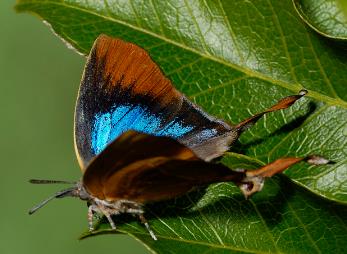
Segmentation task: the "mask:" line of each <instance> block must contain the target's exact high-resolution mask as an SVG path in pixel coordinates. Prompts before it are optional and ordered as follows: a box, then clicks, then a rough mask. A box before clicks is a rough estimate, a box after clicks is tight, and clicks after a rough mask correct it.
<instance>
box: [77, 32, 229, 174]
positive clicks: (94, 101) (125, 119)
mask: <svg viewBox="0 0 347 254" xmlns="http://www.w3.org/2000/svg"><path fill="white" fill-rule="evenodd" d="M230 128H231V127H229V125H227V124H226V123H224V122H222V121H220V120H217V119H215V118H213V117H211V116H209V115H207V114H206V113H204V112H203V111H202V110H201V109H199V108H198V107H197V106H195V105H194V104H192V103H191V102H189V100H187V99H186V97H185V96H184V95H182V94H181V93H180V92H178V91H177V90H176V89H175V88H174V87H173V86H172V84H171V82H170V81H169V80H168V79H167V78H166V77H165V76H164V75H163V73H162V71H161V70H160V68H159V67H158V66H157V65H156V64H155V63H154V62H153V61H152V59H151V58H150V56H149V55H148V53H147V52H146V51H145V50H143V49H142V48H140V47H138V46H136V45H134V44H132V43H127V42H124V41H122V40H120V39H113V38H110V37H107V36H105V35H101V36H100V37H99V38H98V39H97V40H96V42H95V44H94V46H93V48H92V50H91V53H90V55H89V58H88V61H87V64H86V66H85V70H84V74H83V77H82V81H81V86H80V90H79V96H78V99H77V105H76V114H75V143H76V150H77V154H78V158H79V161H80V164H81V167H82V168H85V167H86V165H87V164H88V163H89V161H90V160H91V159H92V158H93V157H94V156H95V155H97V154H99V153H100V152H101V151H102V150H103V149H105V147H106V146H107V144H109V143H110V142H112V141H113V140H114V139H116V138H117V137H118V136H119V135H121V134H122V133H124V132H125V131H127V130H130V129H133V130H136V131H139V132H143V133H148V134H151V135H156V136H168V137H172V138H175V139H177V140H178V141H180V142H181V143H183V144H185V145H187V146H188V147H190V148H191V149H193V150H194V147H200V148H198V149H197V151H196V153H197V154H198V155H200V154H199V153H202V154H201V156H200V157H203V159H206V158H207V157H208V156H211V154H214V153H215V151H214V150H216V148H214V147H213V146H215V145H213V144H212V145H211V147H210V148H208V149H201V144H203V143H204V142H206V141H208V140H209V139H211V138H218V137H220V136H221V135H225V134H226V133H228V132H229V131H230ZM217 143H218V142H217ZM223 149H225V148H223ZM217 150H218V149H217ZM223 152H224V151H223ZM212 157H216V156H214V155H212Z"/></svg>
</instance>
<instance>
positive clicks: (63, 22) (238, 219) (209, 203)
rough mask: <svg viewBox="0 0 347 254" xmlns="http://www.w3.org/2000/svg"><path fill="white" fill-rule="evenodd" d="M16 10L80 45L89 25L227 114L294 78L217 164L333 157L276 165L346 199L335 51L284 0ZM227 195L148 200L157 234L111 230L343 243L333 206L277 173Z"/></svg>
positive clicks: (334, 248) (342, 98) (259, 104)
mask: <svg viewBox="0 0 347 254" xmlns="http://www.w3.org/2000/svg"><path fill="white" fill-rule="evenodd" d="M16 8H17V10H18V11H30V12H34V13H35V14H37V15H39V16H40V17H41V18H42V19H44V20H46V21H47V22H48V23H49V24H50V25H51V26H52V28H53V30H54V31H55V32H56V33H57V34H58V35H59V36H60V37H62V38H63V39H64V41H66V42H67V43H69V44H71V45H72V46H73V47H74V48H76V49H77V50H78V51H79V52H81V53H83V54H87V53H88V51H89V50H90V48H91V45H92V43H93V41H94V39H95V38H96V37H97V36H98V35H99V34H100V33H106V34H109V35H112V36H115V37H120V38H122V39H125V40H128V41H131V42H134V43H136V44H138V45H140V46H142V47H143V48H145V49H147V50H148V51H149V52H150V54H151V56H152V57H153V59H154V60H155V61H156V62H157V63H158V64H159V65H160V67H161V68H162V69H163V71H164V72H165V73H166V75H168V77H170V79H171V80H172V81H173V82H174V84H175V85H176V86H177V88H178V89H179V90H181V91H183V92H184V93H185V94H186V95H187V96H189V98H191V100H193V101H194V102H196V103H197V104H199V105H200V106H202V107H203V108H204V109H205V110H206V111H207V112H209V113H211V114H213V115H215V116H217V117H220V118H222V119H225V120H227V121H230V122H233V123H237V122H239V121H240V120H242V119H244V118H246V117H248V116H250V115H251V114H254V113H256V112H259V111H261V110H262V109H264V108H266V107H267V106H270V105H271V104H273V103H274V102H275V101H276V100H277V99H278V98H280V97H283V96H286V95H288V94H292V93H297V92H298V91H299V90H300V89H301V88H303V87H305V88H306V89H308V90H309V94H308V96H307V98H306V99H303V100H301V101H300V103H297V104H296V105H295V106H294V107H292V108H290V109H288V110H286V111H284V112H277V113H273V114H270V115H268V116H266V117H264V119H263V120H261V121H259V123H257V125H256V126H255V127H254V128H252V129H251V130H250V131H248V132H247V133H245V134H244V135H243V136H242V137H241V139H240V142H239V143H238V144H237V145H236V146H235V147H234V148H233V149H234V150H233V151H234V152H241V153H243V154H245V155H244V156H241V157H240V156H239V155H235V154H234V153H230V154H228V155H227V156H226V157H225V158H224V163H225V164H227V165H228V166H230V167H237V166H240V163H241V162H242V163H241V165H242V166H243V167H247V168H250V167H254V166H255V164H256V165H258V166H259V165H260V164H264V163H267V162H269V161H272V160H274V159H276V158H278V157H280V156H289V155H291V156H293V155H297V156H303V155H307V154H317V153H318V154H322V155H324V156H325V157H328V158H330V159H332V160H334V161H336V162H337V163H336V164H335V165H332V166H321V167H312V166H307V165H305V164H304V163H301V164H299V165H298V166H296V167H293V168H292V169H290V170H288V171H287V172H286V174H287V175H288V176H290V178H291V179H293V180H294V181H295V182H296V183H297V184H299V185H302V186H304V187H305V188H306V189H308V190H310V191H312V192H314V193H316V194H318V195H320V196H324V197H326V198H328V199H332V200H336V201H338V202H342V203H347V184H346V180H347V159H346V154H347V146H346V143H347V122H346V119H347V102H346V101H347V87H346V80H347V54H346V53H345V52H344V51H343V49H341V48H340V47H336V45H334V44H333V42H331V41H326V40H324V39H323V38H322V37H320V36H318V35H317V34H316V33H315V32H312V31H311V29H309V28H307V26H306V25H305V24H304V23H303V22H302V21H301V19H300V18H299V16H298V15H297V13H296V11H295V9H294V7H293V4H292V2H291V1H290V0H281V1H278V0H258V1H243V0H242V1H241V0H240V1H227V0H225V1H223V0H220V1H208V0H205V1H203V0H201V1H193V0H172V1H159V0H151V1H139V0H133V1H125V0H123V1H111V0H108V1H106V0H105V1H77V0H61V1H54V0H31V1H30V0H21V1H18V4H17V7H16ZM240 158H241V159H240ZM238 193H239V192H238V191H237V190H236V189H235V188H232V187H231V185H229V184H219V185H214V186H211V187H209V189H208V191H207V194H205V195H204V196H203V197H201V195H202V194H201V192H200V193H194V194H191V195H189V197H184V198H182V199H179V200H178V201H177V200H176V201H172V202H168V203H163V204H158V205H153V206H151V207H149V213H148V214H149V215H152V218H151V219H150V223H151V225H153V227H154V230H155V232H156V233H157V234H158V236H159V238H160V241H158V242H153V241H152V240H150V239H149V237H148V234H147V233H146V232H145V231H143V229H142V227H140V226H138V224H137V223H136V222H131V223H126V224H124V225H122V226H121V227H120V230H121V231H123V232H128V233H131V234H133V235H135V236H136V237H137V238H139V239H141V240H142V241H143V242H145V243H146V244H147V245H148V246H150V247H151V248H152V249H154V250H155V251H156V252H158V253H168V252H170V251H171V252H172V253H190V252H191V253H200V252H203V251H206V252H207V251H211V252H213V251H215V252H217V251H218V250H219V252H220V253H230V252H252V253H255V252H257V253H258V252H260V253H261V252H269V251H271V252H290V253H298V252H313V253H315V252H316V253H319V252H334V253H342V252H346V249H345V248H346V246H347V242H346V239H347V226H346V224H345V221H346V217H344V216H346V208H345V207H344V206H341V205H337V204H334V203H330V202H328V201H324V200H321V199H320V198H318V197H316V196H313V195H312V194H310V193H307V192H306V191H305V190H304V189H302V188H300V187H298V186H297V185H294V184H292V183H290V182H289V181H288V180H287V179H286V178H285V177H280V178H276V179H275V180H272V181H271V182H269V183H267V185H266V189H265V190H264V192H262V193H260V194H257V196H255V197H254V199H252V200H251V201H245V200H243V199H242V198H241V196H240V194H238ZM199 198H200V199H199ZM188 205H189V206H190V207H189V208H187V209H186V210H184V211H183V212H182V213H179V212H178V209H179V208H178V207H185V206H188ZM125 219H127V218H125ZM105 227H107V225H106V224H104V223H102V224H101V226H100V232H105V231H103V229H104V228H105ZM170 248H171V249H170ZM219 252H217V253H219Z"/></svg>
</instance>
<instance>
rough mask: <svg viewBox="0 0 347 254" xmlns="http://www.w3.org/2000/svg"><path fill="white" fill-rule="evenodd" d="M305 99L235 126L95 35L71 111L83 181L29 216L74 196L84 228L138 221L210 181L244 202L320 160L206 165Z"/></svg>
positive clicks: (125, 46) (139, 58)
mask: <svg viewBox="0 0 347 254" xmlns="http://www.w3.org/2000/svg"><path fill="white" fill-rule="evenodd" d="M306 93H307V91H306V90H301V91H300V92H299V93H298V94H297V95H291V96H287V97H285V98H282V99H281V100H279V101H278V103H276V104H275V105H274V106H272V107H270V108H269V109H267V110H265V111H263V112H260V113H258V114H255V115H253V116H251V117H249V118H247V119H245V120H244V121H242V122H240V123H239V124H237V125H231V124H228V123H226V122H225V121H223V120H220V119H217V118H215V117H213V116H210V115H209V114H207V113H205V112H204V111H203V110H202V109H200V108H199V107H198V106H197V105H195V104H193V103H192V102H190V101H189V100H188V99H187V98H186V97H185V96H184V95H183V94H182V93H180V92H179V91H178V90H177V89H175V87H174V86H173V85H172V83H171V81H170V80H169V79H168V78H166V77H165V75H164V74H163V73H162V71H161V70H160V68H159V67H158V65H157V64H155V63H154V62H153V60H152V59H151V57H150V56H149V54H148V53H147V52H146V51H145V50H144V49H142V48H140V47H139V46H137V45H135V44H132V43H129V42H125V41H123V40H121V39H117V38H111V37H109V36H106V35H100V36H99V37H98V38H97V40H96V41H95V42H94V45H93V47H92V49H91V51H90V54H89V56H88V59H87V63H86V66H85V69H84V73H83V76H82V80H81V85H80V89H79V93H78V98H77V103H76V111H75V130H74V133H75V150H76V153H77V158H78V162H79V164H80V167H81V170H82V172H83V177H82V179H81V180H80V181H78V182H66V181H52V180H31V183H36V184H42V183H72V184H73V186H72V187H70V188H68V189H65V190H62V191H59V192H57V193H56V194H54V195H53V196H52V197H50V198H48V199H46V200H44V201H43V202H42V203H40V204H39V205H37V206H35V207H34V208H32V209H31V210H30V211H29V213H30V214H32V213H34V212H35V211H37V210H38V209H39V208H41V207H42V206H44V205H45V204H46V203H47V202H48V201H50V200H52V199H54V198H62V197H67V196H73V197H79V198H80V199H82V200H86V201H87V202H88V204H89V208H88V218H89V229H90V230H93V229H94V227H93V218H94V214H102V215H105V216H106V218H107V219H108V221H109V223H110V225H111V227H112V228H113V229H115V228H116V225H115V223H114V222H113V218H112V216H113V215H117V214H120V213H130V214H134V215H136V216H138V217H139V219H140V221H141V222H142V223H143V224H144V225H145V227H146V228H147V230H148V232H149V234H150V235H151V237H152V238H153V239H156V236H155V234H154V233H153V231H152V230H151V229H150V227H149V224H148V222H147V221H146V219H145V217H144V215H143V214H144V211H145V210H144V206H145V204H148V203H152V202H158V201H162V200H168V199H172V198H175V197H178V196H181V195H183V194H185V193H187V192H189V191H190V190H192V189H194V188H196V187H198V186H202V185H206V184H210V183H215V182H224V181H227V182H228V181H232V182H234V183H235V184H236V185H238V186H239V187H240V189H241V191H242V192H243V194H244V195H245V196H246V197H249V196H250V195H252V194H253V193H255V192H258V191H260V190H261V189H262V186H263V184H264V179H265V178H266V177H271V176H273V175H274V174H277V173H279V172H282V171H283V170H285V169H286V168H288V167H289V166H291V165H293V164H295V163H298V162H300V161H307V162H309V163H311V164H314V165H320V164H327V163H328V162H329V161H328V160H326V159H324V158H322V157H319V156H308V157H301V158H296V157H289V158H280V159H278V160H276V161H274V162H272V163H270V164H268V165H265V166H264V167H262V168H259V169H257V170H246V169H238V170H231V169H229V168H228V167H226V166H224V165H222V164H219V163H214V162H211V161H212V160H213V159H216V158H218V157H220V156H222V155H223V154H224V153H225V152H226V151H227V150H229V148H230V146H231V145H232V144H233V143H234V142H235V141H236V140H237V139H238V138H239V136H240V135H241V134H242V133H243V132H244V131H245V130H247V129H248V128H250V127H251V126H252V125H254V124H255V123H256V122H257V121H258V120H259V119H260V118H261V117H262V116H263V115H264V114H266V113H269V112H273V111H277V110H282V109H286V108H288V107H289V106H291V105H292V104H294V103H295V102H296V101H297V100H299V99H300V98H301V97H303V96H304V95H305V94H306Z"/></svg>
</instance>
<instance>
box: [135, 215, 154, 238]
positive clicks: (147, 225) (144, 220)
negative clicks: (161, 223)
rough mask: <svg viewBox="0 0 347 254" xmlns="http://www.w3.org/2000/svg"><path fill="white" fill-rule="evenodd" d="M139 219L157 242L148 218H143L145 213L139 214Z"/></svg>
mask: <svg viewBox="0 0 347 254" xmlns="http://www.w3.org/2000/svg"><path fill="white" fill-rule="evenodd" d="M138 217H139V219H140V221H141V223H142V224H143V225H145V227H146V229H147V231H148V233H149V234H150V236H151V237H152V239H153V240H155V241H156V240H158V239H157V237H156V236H155V234H154V233H153V231H152V229H151V227H150V226H149V224H148V221H147V220H146V218H145V217H144V216H143V213H138Z"/></svg>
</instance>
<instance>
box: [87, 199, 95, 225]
mask: <svg viewBox="0 0 347 254" xmlns="http://www.w3.org/2000/svg"><path fill="white" fill-rule="evenodd" d="M94 209H95V207H94V205H90V206H89V207H88V225H89V231H93V230H94V226H93V216H94Z"/></svg>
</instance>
